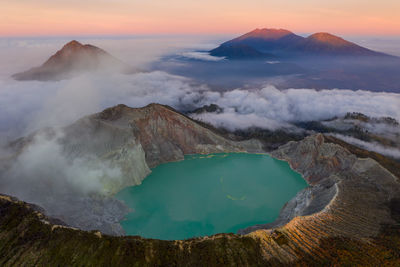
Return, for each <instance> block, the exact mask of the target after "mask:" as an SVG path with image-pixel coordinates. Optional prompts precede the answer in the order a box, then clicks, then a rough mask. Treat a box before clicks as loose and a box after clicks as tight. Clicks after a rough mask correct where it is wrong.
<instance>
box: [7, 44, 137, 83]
mask: <svg viewBox="0 0 400 267" xmlns="http://www.w3.org/2000/svg"><path fill="white" fill-rule="evenodd" d="M128 69H129V66H128V65H126V64H125V63H123V62H121V61H119V60H118V59H116V58H114V57H113V56H111V55H110V54H108V53H107V52H106V51H104V50H103V49H101V48H99V47H96V46H94V45H90V44H85V45H83V44H81V43H80V42H78V41H76V40H72V41H70V42H68V43H66V44H65V45H64V46H63V47H62V48H61V49H60V50H58V51H57V52H56V53H55V54H53V55H52V56H51V57H50V58H49V59H48V60H47V61H46V62H44V63H43V64H42V65H41V66H38V67H34V68H31V69H30V70H27V71H24V72H20V73H16V74H14V75H13V76H12V77H13V78H14V79H16V80H40V81H48V80H62V79H69V78H72V77H73V76H76V75H80V74H82V73H85V72H95V71H99V70H107V71H111V72H115V71H117V72H125V71H127V70H128Z"/></svg>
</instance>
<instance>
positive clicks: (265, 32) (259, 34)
mask: <svg viewBox="0 0 400 267" xmlns="http://www.w3.org/2000/svg"><path fill="white" fill-rule="evenodd" d="M290 34H293V33H292V32H291V31H288V30H285V29H272V28H262V29H259V28H257V29H255V30H253V31H251V32H248V33H246V34H244V35H242V36H241V37H239V38H242V39H245V38H249V37H252V38H262V39H270V40H277V39H280V38H282V37H285V36H287V35H290Z"/></svg>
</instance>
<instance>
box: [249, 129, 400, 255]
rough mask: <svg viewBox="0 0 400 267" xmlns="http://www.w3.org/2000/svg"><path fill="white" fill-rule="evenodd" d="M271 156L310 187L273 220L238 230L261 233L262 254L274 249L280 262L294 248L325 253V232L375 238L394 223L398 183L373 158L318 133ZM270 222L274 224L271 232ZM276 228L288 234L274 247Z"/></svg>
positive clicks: (279, 231) (259, 236)
mask: <svg viewBox="0 0 400 267" xmlns="http://www.w3.org/2000/svg"><path fill="white" fill-rule="evenodd" d="M272 156H274V157H277V158H279V159H282V160H286V161H288V162H289V164H290V165H291V167H292V168H293V169H294V170H296V171H298V172H300V173H301V174H302V175H303V177H304V179H306V181H308V182H309V183H310V185H311V187H310V188H307V189H305V190H304V191H302V192H300V193H299V194H298V195H297V196H296V198H295V199H294V200H291V201H290V202H289V203H288V204H287V205H286V206H285V207H284V208H283V210H282V213H281V215H280V217H279V218H278V220H277V221H276V222H275V223H274V224H270V225H268V224H267V225H258V226H254V227H250V228H248V229H244V230H242V231H241V233H249V235H252V236H254V237H255V238H260V240H261V242H262V243H263V244H264V245H263V246H264V250H265V256H266V257H271V255H272V254H271V251H272V250H273V249H274V250H275V253H277V254H275V255H279V256H278V257H279V258H280V260H281V261H282V262H284V263H289V262H291V261H295V260H297V259H298V258H297V257H296V256H295V255H296V254H297V251H298V250H300V251H305V252H307V251H309V252H312V253H314V254H315V255H314V256H315V257H317V258H318V259H324V258H329V256H330V255H328V254H326V252H325V251H323V250H321V249H320V248H319V243H320V241H321V240H322V239H323V238H328V237H329V238H330V237H343V238H349V239H354V240H363V239H368V238H374V237H376V236H377V235H378V234H379V233H380V231H381V228H382V225H394V224H396V222H395V221H394V219H393V217H392V214H391V210H390V208H389V207H388V203H390V202H391V201H392V200H393V199H395V198H396V197H397V196H398V195H399V193H400V183H399V181H398V178H397V177H396V176H394V175H393V174H392V173H390V172H389V171H387V170H386V169H385V168H383V167H382V166H381V165H379V164H378V163H377V162H376V161H375V160H372V159H370V158H367V159H359V158H356V157H355V156H354V155H352V154H350V152H348V151H347V150H346V149H344V148H343V147H341V146H339V145H336V144H332V143H326V142H325V139H324V136H323V135H321V134H318V135H315V136H310V137H307V138H305V139H304V140H303V141H300V142H290V143H288V144H286V145H284V146H282V147H281V148H279V149H278V150H277V151H274V152H272ZM321 204H323V205H321ZM285 223H287V224H285ZM271 226H273V227H278V228H276V229H275V230H273V231H272V232H271V230H267V229H268V228H269V227H271ZM275 231H276V232H277V233H279V236H280V237H282V238H284V239H285V240H286V244H284V245H280V246H279V249H278V250H276V246H277V243H276V242H277V240H276V236H275V237H274V232H275ZM271 233H272V234H271Z"/></svg>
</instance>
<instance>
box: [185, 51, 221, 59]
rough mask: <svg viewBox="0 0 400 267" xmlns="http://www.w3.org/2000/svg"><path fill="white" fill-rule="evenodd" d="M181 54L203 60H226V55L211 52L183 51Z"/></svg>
mask: <svg viewBox="0 0 400 267" xmlns="http://www.w3.org/2000/svg"><path fill="white" fill-rule="evenodd" d="M179 55H181V56H183V57H186V58H190V59H197V60H203V61H221V60H225V57H215V56H212V55H210V53H208V52H183V53H180V54H179Z"/></svg>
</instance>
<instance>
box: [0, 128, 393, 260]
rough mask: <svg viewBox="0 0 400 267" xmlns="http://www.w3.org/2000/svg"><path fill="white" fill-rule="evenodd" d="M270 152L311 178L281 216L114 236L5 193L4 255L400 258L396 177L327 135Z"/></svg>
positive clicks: (0, 220) (0, 234) (0, 235)
mask: <svg viewBox="0 0 400 267" xmlns="http://www.w3.org/2000/svg"><path fill="white" fill-rule="evenodd" d="M272 155H273V156H275V157H278V158H280V159H282V160H287V161H288V162H289V163H290V165H291V166H292V167H293V168H294V169H295V170H297V171H299V172H300V173H301V174H302V175H303V177H304V178H305V179H306V180H307V181H308V182H309V183H310V188H307V189H305V190H304V191H302V192H300V193H299V194H298V195H297V196H296V198H295V199H293V200H292V201H290V202H289V203H288V204H287V205H286V207H285V208H284V209H283V211H282V213H281V216H280V218H279V219H278V220H277V222H275V224H271V225H260V226H256V227H252V228H248V229H246V230H243V231H242V233H246V232H248V234H245V235H233V234H218V235H214V236H211V237H202V238H193V239H189V240H183V241H161V240H152V239H143V238H140V237H110V236H107V235H101V234H100V233H99V232H91V233H90V232H84V231H80V230H77V229H70V228H65V227H62V226H57V225H55V222H50V221H49V219H48V218H46V217H45V216H44V215H43V214H42V213H41V212H40V210H39V211H38V210H37V209H34V208H32V207H31V206H29V205H27V204H26V203H23V202H19V201H17V200H16V199H12V198H10V197H7V196H1V197H0V215H1V216H0V240H1V241H2V242H0V244H4V245H0V253H1V254H0V255H3V256H2V257H3V258H1V259H0V264H2V265H12V264H14V265H15V264H17V265H24V264H28V265H29V263H30V264H32V265H35V264H36V265H40V264H42V263H46V264H53V265H57V264H63V263H68V264H76V265H82V264H86V265H87V264H92V265H107V264H108V265H110V264H115V265H118V264H129V265H134V264H137V265H141V266H144V265H151V266H154V265H161V264H163V265H179V266H193V265H199V264H201V265H208V266H218V265H229V266H279V265H289V266H293V265H296V264H300V265H306V266H307V265H310V264H314V265H329V264H337V265H342V264H344V265H346V264H347V265H353V264H356V263H357V264H360V265H364V266H365V265H373V266H378V265H396V264H397V265H398V263H399V262H400V251H399V249H398V248H399V247H400V228H399V227H398V224H399V218H400V217H399V212H398V210H399V209H398V208H397V206H396V205H398V203H399V197H398V196H399V193H400V184H399V181H398V178H397V177H395V176H394V175H393V174H391V173H390V172H389V171H387V170H386V169H385V168H383V167H382V166H381V165H379V164H378V163H377V162H376V161H375V160H372V159H369V158H367V159H360V158H357V157H355V156H354V155H352V154H351V153H349V152H348V151H347V150H346V149H344V148H343V147H341V146H339V145H336V144H333V143H327V142H325V138H324V136H322V135H315V136H310V137H307V138H306V139H304V140H302V141H300V142H290V143H288V144H286V145H284V146H282V147H281V148H280V149H278V150H277V151H274V152H273V153H272ZM270 227H273V228H270ZM396 227H397V228H396ZM15 255H18V257H16V256H15ZM54 255H57V257H54Z"/></svg>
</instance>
